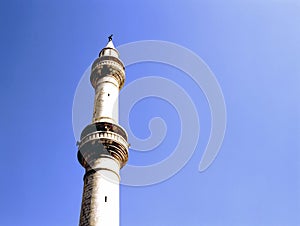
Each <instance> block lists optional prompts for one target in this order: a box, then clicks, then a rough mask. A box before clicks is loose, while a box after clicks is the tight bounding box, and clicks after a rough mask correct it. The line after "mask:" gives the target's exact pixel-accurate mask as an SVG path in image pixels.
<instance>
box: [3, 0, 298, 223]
mask: <svg viewBox="0 0 300 226" xmlns="http://www.w3.org/2000/svg"><path fill="white" fill-rule="evenodd" d="M0 18H1V19H0V27H1V36H0V45H1V51H0V57H1V69H2V73H1V78H0V79H1V81H0V86H1V90H0V92H1V95H0V99H1V118H0V126H1V127H0V128H1V158H0V159H1V160H0V167H1V171H0V175H1V186H0V194H1V202H0V210H1V212H0V222H1V223H0V224H1V225H6V226H35V225H37V226H38V225H39V226H41V225H43V226H73V225H78V219H79V212H80V203H81V195H82V185H83V184H82V177H83V174H84V172H83V169H82V167H81V166H80V165H79V163H78V162H77V158H76V152H77V149H76V146H75V142H76V141H75V138H74V136H73V130H72V102H73V97H74V93H75V89H76V86H77V84H78V82H79V80H80V78H81V76H82V74H83V72H84V71H85V69H86V68H87V67H88V66H89V65H90V63H91V62H92V61H93V60H94V59H95V58H96V57H97V55H98V51H99V50H100V49H101V48H102V47H103V46H104V45H105V44H106V40H107V39H106V38H107V36H108V35H109V34H111V33H113V34H114V35H115V44H116V45H121V44H125V43H128V42H132V41H138V40H145V39H157V40H165V41H170V42H174V43H177V44H180V45H183V46H185V47H187V48H189V49H191V50H192V51H194V52H195V53H196V54H198V55H199V56H200V57H201V58H202V59H203V60H204V61H205V62H206V63H207V64H208V65H209V66H210V68H211V69H212V71H213V72H214V74H215V75H216V78H217V79H218V81H219V83H220V86H221V87H222V90H223V94H224V98H225V101H226V106H227V117H228V118H227V119H228V122H227V131H226V136H225V139H224V143H223V146H222V148H221V150H220V153H219V155H218V157H217V159H216V160H215V161H214V163H213V164H212V166H211V167H210V168H209V169H208V170H207V171H205V172H203V173H199V172H198V164H199V161H200V159H201V156H202V154H203V150H204V149H205V146H206V144H207V141H208V138H209V131H210V111H209V108H208V104H207V101H206V99H205V96H204V95H203V93H202V92H201V90H198V89H197V87H196V86H195V84H194V83H193V82H192V81H191V80H190V79H189V78H188V77H186V76H185V75H184V74H183V73H180V72H179V71H178V70H174V69H172V68H170V67H165V66H163V65H157V64H151V63H149V64H142V65H138V66H136V67H135V66H131V67H129V68H128V69H127V78H128V79H127V83H128V82H131V81H133V80H134V79H137V78H141V77H143V76H148V75H160V76H164V77H166V78H168V79H171V80H173V81H174V82H176V83H179V84H180V85H181V86H182V87H184V88H185V89H186V90H187V92H188V93H189V95H190V96H191V97H192V99H193V100H194V103H195V105H196V107H197V109H198V111H199V112H200V122H201V126H202V127H201V134H200V140H199V144H198V146H197V150H196V152H195V154H194V155H193V157H192V159H191V160H190V161H189V162H188V164H187V165H186V166H185V167H184V168H183V169H182V170H181V171H180V172H179V173H178V174H176V175H175V176H174V177H172V178H171V179H169V180H167V181H165V182H163V183H160V184H157V185H152V186H148V187H128V186H121V225H122V226H127V225H128V226H129V225H130V226H140V225H145V226H168V225H172V226H182V225H188V226H198V225H199V226H202V225H203V226H207V225H209V226H223V225H224V226H241V225H245V226H246V225H249V226H253V225H262V226H285V225H288V226H296V225H300V215H299V212H300V184H299V182H300V156H299V151H300V119H299V113H300V103H299V96H300V91H299V90H300V62H299V60H300V44H299V43H300V26H299V24H300V3H299V1H296V0H264V1H258V0H253V1H250V0H246V1H237V0H235V1H233V0H229V1H221V0H210V1H202V0H200V1H196V0H185V1H171V0H169V1H164V0H152V1H137V0H133V1H102V0H84V1H83V0H79V1H69V0H67V1H50V0H49V1H45V0H32V1H21V0H19V1H16V0H10V1H1V3H0ZM145 106H153V107H148V108H145ZM135 115H136V118H137V119H136V123H134V121H133V122H132V124H133V130H134V131H135V132H136V135H137V136H140V137H147V136H148V135H149V130H148V129H147V124H148V121H149V119H150V118H151V117H155V116H161V117H166V123H168V124H169V126H170V128H172V129H170V130H169V131H168V135H167V137H166V141H164V143H162V145H161V147H158V148H156V149H155V150H153V151H152V152H149V153H147V154H143V155H142V154H140V153H135V152H131V160H130V161H131V163H134V164H139V165H143V164H149V163H154V162H156V161H158V160H159V159H160V158H161V159H163V158H164V157H166V156H167V155H168V154H169V152H168V151H170V150H171V149H172V148H173V147H174V142H176V139H178V133H177V132H176V126H179V125H178V124H177V120H176V119H177V118H176V117H177V116H176V112H175V111H174V109H173V108H172V107H171V106H170V105H168V104H166V103H164V102H163V101H161V100H158V99H155V98H154V99H151V98H150V99H149V100H145V101H142V102H141V103H140V105H139V106H136V108H134V109H133V112H132V117H133V118H134V117H135ZM169 115H173V116H174V117H168V116H169ZM143 116H144V118H143ZM173 119H174V120H173ZM172 120H173V121H172ZM173 127H174V128H173ZM192 132H193V131H191V133H192ZM158 156H159V157H158Z"/></svg>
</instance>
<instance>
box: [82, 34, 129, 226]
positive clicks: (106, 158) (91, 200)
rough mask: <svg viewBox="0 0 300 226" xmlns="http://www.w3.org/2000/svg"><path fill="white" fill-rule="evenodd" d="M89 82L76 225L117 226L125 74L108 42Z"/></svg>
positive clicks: (123, 156)
mask: <svg viewBox="0 0 300 226" xmlns="http://www.w3.org/2000/svg"><path fill="white" fill-rule="evenodd" d="M90 80H91V84H92V86H93V87H94V89H95V101H94V112H93V118H92V123H91V124H90V125H88V126H87V127H85V129H84V130H83V131H82V133H81V137H80V142H79V145H78V154H77V155H78V160H79V162H80V164H81V165H82V166H83V167H84V168H85V175H84V188H83V195H82V204H81V212H80V221H79V226H118V225H119V183H120V175H119V171H120V169H121V168H122V167H123V166H124V165H125V164H126V162H127V159H128V143H127V134H126V131H125V130H124V129H123V128H122V127H121V126H119V125H118V96H119V90H120V89H121V88H122V86H123V84H124V81H125V71H124V65H123V63H122V61H120V59H119V53H118V51H117V50H116V49H115V48H114V46H113V43H112V41H111V39H110V40H109V42H108V44H107V46H106V47H105V48H103V49H102V50H101V52H100V54H99V58H97V59H96V60H95V61H94V63H93V65H92V70H91V77H90Z"/></svg>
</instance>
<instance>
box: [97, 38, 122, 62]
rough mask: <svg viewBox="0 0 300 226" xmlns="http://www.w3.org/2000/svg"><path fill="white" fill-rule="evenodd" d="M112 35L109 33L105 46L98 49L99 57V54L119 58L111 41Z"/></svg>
mask: <svg viewBox="0 0 300 226" xmlns="http://www.w3.org/2000/svg"><path fill="white" fill-rule="evenodd" d="M112 36H113V35H110V36H109V37H108V42H107V44H106V46H105V47H104V48H103V49H102V50H101V51H100V53H99V57H101V56H113V57H117V58H119V52H118V50H117V49H116V48H115V46H114V43H113V41H112Z"/></svg>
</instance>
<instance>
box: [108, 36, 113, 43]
mask: <svg viewBox="0 0 300 226" xmlns="http://www.w3.org/2000/svg"><path fill="white" fill-rule="evenodd" d="M112 37H113V34H111V35H110V36H108V41H109V42H110V41H112Z"/></svg>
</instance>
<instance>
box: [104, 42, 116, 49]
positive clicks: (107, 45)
mask: <svg viewBox="0 0 300 226" xmlns="http://www.w3.org/2000/svg"><path fill="white" fill-rule="evenodd" d="M105 48H112V49H116V48H115V46H114V43H113V41H112V40H109V41H108V43H107V44H106V46H105Z"/></svg>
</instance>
